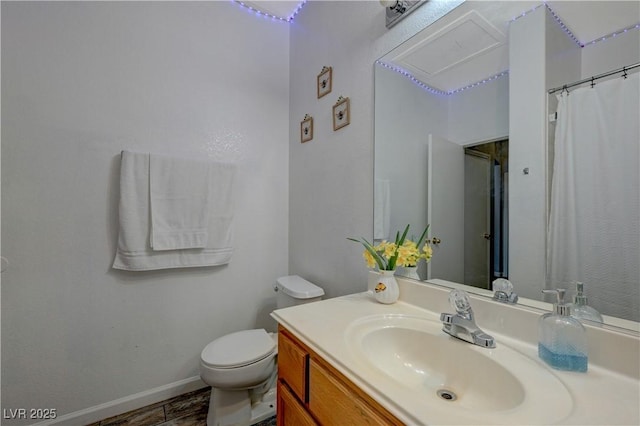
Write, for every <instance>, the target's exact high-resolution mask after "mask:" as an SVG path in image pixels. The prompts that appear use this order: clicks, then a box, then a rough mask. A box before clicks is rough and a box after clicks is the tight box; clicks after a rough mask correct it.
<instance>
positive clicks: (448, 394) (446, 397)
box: [436, 389, 458, 401]
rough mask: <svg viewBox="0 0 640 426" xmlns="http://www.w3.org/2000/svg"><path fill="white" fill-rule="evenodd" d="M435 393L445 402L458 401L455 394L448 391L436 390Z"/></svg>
mask: <svg viewBox="0 0 640 426" xmlns="http://www.w3.org/2000/svg"><path fill="white" fill-rule="evenodd" d="M436 393H437V394H438V396H439V397H440V398H442V399H444V400H445V401H455V400H456V399H458V397H457V396H456V394H455V392H453V391H450V390H449V389H438V391H437V392H436Z"/></svg>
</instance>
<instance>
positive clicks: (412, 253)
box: [347, 225, 433, 271]
mask: <svg viewBox="0 0 640 426" xmlns="http://www.w3.org/2000/svg"><path fill="white" fill-rule="evenodd" d="M428 230H429V225H427V227H426V228H425V230H424V232H423V233H422V235H421V236H420V238H419V239H418V241H417V242H414V241H412V240H410V239H407V233H408V232H409V225H407V227H406V228H405V229H404V232H403V233H402V235H400V232H399V231H398V232H397V233H396V239H395V241H394V242H389V241H386V240H384V241H382V242H381V243H380V244H377V245H375V246H374V245H373V244H371V243H370V242H369V241H367V240H366V239H364V238H360V239H355V238H347V239H348V240H350V241H355V242H357V243H360V244H362V245H363V246H364V249H365V250H364V253H363V254H362V256H363V257H364V260H365V261H366V262H367V266H368V267H369V268H375V267H376V266H377V267H378V270H380V271H393V270H395V269H396V267H398V266H416V265H417V263H418V261H419V260H420V259H425V261H426V262H428V261H429V260H430V259H431V256H432V255H433V251H432V250H431V246H430V245H429V244H428V242H426V241H425V242H424V245H423V246H422V247H421V245H422V243H423V241H424V239H425V237H426V235H427V231H428Z"/></svg>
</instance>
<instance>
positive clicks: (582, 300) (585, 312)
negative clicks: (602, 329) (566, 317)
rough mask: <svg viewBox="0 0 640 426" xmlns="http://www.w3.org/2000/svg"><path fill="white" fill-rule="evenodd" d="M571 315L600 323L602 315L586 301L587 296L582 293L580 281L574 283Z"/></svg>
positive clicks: (582, 288)
mask: <svg viewBox="0 0 640 426" xmlns="http://www.w3.org/2000/svg"><path fill="white" fill-rule="evenodd" d="M571 316H572V317H574V318H576V319H578V320H580V321H582V320H587V321H592V322H595V323H597V324H595V325H598V324H602V323H603V322H604V321H603V320H602V315H600V312H598V311H597V310H596V309H594V308H593V307H591V306H589V304H588V303H587V296H585V295H584V284H583V283H581V282H577V283H576V295H575V296H574V298H573V304H571Z"/></svg>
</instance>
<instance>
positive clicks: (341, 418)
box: [308, 358, 400, 426]
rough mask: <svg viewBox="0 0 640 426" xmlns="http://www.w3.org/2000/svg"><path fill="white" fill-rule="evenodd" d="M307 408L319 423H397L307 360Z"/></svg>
mask: <svg viewBox="0 0 640 426" xmlns="http://www.w3.org/2000/svg"><path fill="white" fill-rule="evenodd" d="M308 406H309V411H310V412H311V413H313V416H314V417H315V418H316V420H318V422H320V424H322V425H327V426H329V425H358V426H360V425H385V426H386V425H390V424H400V423H397V421H396V419H391V418H388V417H386V416H385V415H384V414H382V413H380V412H379V411H377V410H375V409H374V408H373V407H371V406H370V405H369V404H368V403H367V402H366V401H365V400H364V399H363V398H361V397H360V396H358V394H356V393H355V392H354V391H353V390H352V389H350V388H349V387H347V386H346V385H345V384H344V383H343V382H342V380H340V379H338V378H337V377H336V376H335V375H334V374H332V373H331V372H330V371H329V370H328V369H326V368H325V367H324V366H323V365H321V363H319V362H316V360H315V359H314V358H312V359H311V360H310V362H309V404H308Z"/></svg>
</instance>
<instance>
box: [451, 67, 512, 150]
mask: <svg viewBox="0 0 640 426" xmlns="http://www.w3.org/2000/svg"><path fill="white" fill-rule="evenodd" d="M448 100H449V104H448V132H447V138H448V139H449V140H450V141H451V142H455V143H458V144H460V145H469V144H474V143H478V142H485V141H490V140H495V139H498V138H503V137H508V135H509V77H508V75H507V76H503V77H500V78H497V79H495V80H493V81H490V82H488V83H485V84H481V85H479V86H476V87H473V88H471V89H467V90H464V91H462V92H458V93H455V94H453V95H450V96H448Z"/></svg>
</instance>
